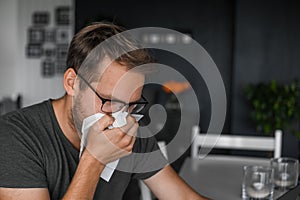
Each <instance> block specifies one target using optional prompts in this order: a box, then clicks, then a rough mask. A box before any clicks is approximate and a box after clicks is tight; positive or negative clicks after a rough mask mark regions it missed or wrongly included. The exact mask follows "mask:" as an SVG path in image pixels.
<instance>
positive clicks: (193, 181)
mask: <svg viewBox="0 0 300 200" xmlns="http://www.w3.org/2000/svg"><path fill="white" fill-rule="evenodd" d="M245 165H264V166H268V165H269V159H262V158H248V157H236V156H234V157H233V156H207V157H205V158H204V159H191V158H187V159H186V160H185V161H184V164H183V166H182V168H181V170H180V173H179V175H180V176H181V177H182V178H183V179H184V180H185V181H186V182H187V183H188V184H189V185H190V186H191V187H192V188H194V189H195V190H196V191H197V192H199V193H200V194H202V195H204V196H206V197H209V198H212V199H214V200H241V199H242V198H241V194H242V180H243V166H245ZM284 193H285V192H283V191H278V190H275V191H274V199H277V198H278V197H280V196H281V195H283V194H284Z"/></svg>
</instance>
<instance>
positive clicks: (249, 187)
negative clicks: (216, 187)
mask: <svg viewBox="0 0 300 200" xmlns="http://www.w3.org/2000/svg"><path fill="white" fill-rule="evenodd" d="M273 191H274V169H273V168H272V167H267V166H244V177H243V184H242V198H243V199H244V200H254V199H264V200H266V199H268V200H270V199H272V198H273Z"/></svg>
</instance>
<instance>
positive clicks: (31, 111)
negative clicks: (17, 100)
mask: <svg viewBox="0 0 300 200" xmlns="http://www.w3.org/2000/svg"><path fill="white" fill-rule="evenodd" d="M49 104H51V102H50V100H47V101H43V102H41V103H37V104H34V105H30V106H27V107H24V108H21V109H18V110H15V111H12V112H9V113H6V114H4V115H2V116H1V117H0V121H1V123H10V122H14V121H24V120H26V119H27V120H30V119H32V118H35V117H37V116H40V115H41V114H43V113H45V112H47V110H48V107H49Z"/></svg>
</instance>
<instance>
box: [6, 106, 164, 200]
mask: <svg viewBox="0 0 300 200" xmlns="http://www.w3.org/2000/svg"><path fill="white" fill-rule="evenodd" d="M0 142H1V145H0V187H7V188H48V190H49V193H50V197H51V199H61V198H62V197H63V195H64V194H65V192H66V191H67V189H68V186H69V184H70V182H71V180H72V177H73V175H74V173H75V171H76V168H77V165H78V162H79V158H78V156H79V152H78V151H77V150H76V149H75V148H74V147H73V146H72V145H71V143H70V142H69V140H68V139H67V138H66V137H65V135H64V134H63V132H62V130H61V129H60V127H59V124H58V122H57V119H56V117H55V114H54V110H53V107H52V104H51V100H48V101H45V102H42V103H40V104H36V105H33V106H30V107H26V108H23V109H21V110H18V111H14V112H12V113H8V114H6V115H4V116H2V117H1V118H0ZM157 149H158V147H157V143H156V141H155V139H154V138H148V139H139V138H137V140H136V142H135V146H134V150H133V151H134V152H151V151H154V150H157ZM124 160H126V158H125V159H124ZM161 160H163V157H162V158H161ZM143 162H149V164H151V161H150V160H149V159H147V158H146V159H144V160H143ZM125 163H126V162H125ZM129 163H131V164H132V163H133V164H132V167H133V168H134V167H135V160H134V159H133V160H130V161H129ZM138 163H139V164H141V161H139V162H138ZM152 164H153V163H152ZM119 165H122V159H121V161H120V162H119ZM144 165H147V163H146V164H145V163H144ZM157 171H158V170H154V171H152V172H146V173H129V172H123V171H119V170H115V172H114V174H113V176H112V177H111V179H110V181H109V182H106V181H104V180H103V179H101V178H100V180H99V183H98V186H97V189H96V193H95V196H94V199H105V200H106V199H110V200H114V199H116V200H120V199H122V196H123V193H124V191H125V189H126V187H127V185H128V183H129V181H130V179H132V178H136V179H146V178H148V177H151V176H152V175H154V174H155V173H156V172H157Z"/></svg>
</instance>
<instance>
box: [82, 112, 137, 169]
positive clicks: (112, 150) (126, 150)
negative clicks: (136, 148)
mask: <svg viewBox="0 0 300 200" xmlns="http://www.w3.org/2000/svg"><path fill="white" fill-rule="evenodd" d="M113 122H114V118H113V117H112V116H108V115H105V116H104V117H102V118H101V119H100V120H99V121H98V122H97V123H95V124H94V125H93V126H92V127H91V128H90V130H89V134H88V137H87V146H86V149H87V150H88V151H89V152H90V154H92V155H93V156H94V157H95V158H97V159H98V160H99V161H100V162H101V163H102V164H104V165H105V164H107V163H109V162H112V161H114V160H117V159H119V158H122V157H124V156H127V155H129V154H130V153H131V152H132V149H133V145H134V142H135V139H136V134H137V129H138V123H137V122H136V121H135V119H134V117H132V116H130V115H128V116H127V124H126V125H125V126H123V127H120V128H112V129H108V128H107V127H109V126H111V125H112V124H113Z"/></svg>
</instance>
